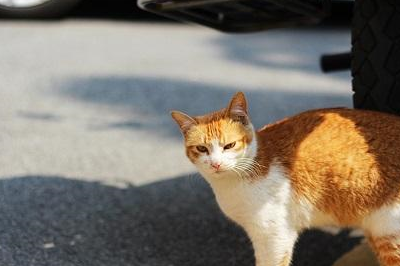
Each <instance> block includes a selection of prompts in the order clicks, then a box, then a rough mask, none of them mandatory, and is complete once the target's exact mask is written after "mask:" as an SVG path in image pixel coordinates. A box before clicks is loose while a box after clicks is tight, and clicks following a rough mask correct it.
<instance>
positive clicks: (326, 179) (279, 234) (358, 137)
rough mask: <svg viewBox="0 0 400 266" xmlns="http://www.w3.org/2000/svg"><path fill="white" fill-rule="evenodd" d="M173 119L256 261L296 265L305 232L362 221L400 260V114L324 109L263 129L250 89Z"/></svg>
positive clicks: (393, 261)
mask: <svg viewBox="0 0 400 266" xmlns="http://www.w3.org/2000/svg"><path fill="white" fill-rule="evenodd" d="M172 117H173V118H174V120H175V121H176V122H177V123H178V125H179V126H180V129H181V131H182V133H183V136H184V139H185V147H186V154H187V156H188V158H189V159H190V161H191V162H192V163H193V164H195V166H196V167H197V168H198V170H199V172H200V173H201V174H202V175H203V176H204V178H205V179H206V180H207V181H208V182H209V184H210V185H211V187H212V189H213V191H214V193H215V196H216V199H217V202H218V204H219V206H220V208H221V209H222V211H223V212H224V213H225V214H226V216H228V217H229V218H230V219H232V220H233V221H235V222H236V223H238V224H239V225H241V226H242V227H243V228H244V230H245V231H246V232H247V234H248V235H249V237H250V239H251V241H252V243H253V247H254V250H255V258H256V265H257V266H287V265H290V262H291V257H292V250H293V246H294V244H295V242H296V239H297V237H298V235H299V233H300V232H301V231H303V230H305V229H307V228H310V227H319V226H342V227H358V228H361V229H363V230H364V232H365V235H366V237H367V239H368V240H369V242H370V244H371V246H372V247H373V249H374V250H375V252H376V254H377V255H378V258H379V260H380V262H381V264H382V265H385V266H394V265H400V118H399V117H396V116H394V115H389V114H384V113H379V112H372V111H361V110H352V109H345V108H336V109H321V110H313V111H307V112H304V113H301V114H298V115H296V116H293V117H290V118H287V119H284V120H282V121H279V122H276V123H274V124H271V125H267V126H265V127H263V128H261V129H260V130H257V131H255V130H254V128H253V126H252V124H251V122H250V119H249V115H248V111H247V103H246V99H245V96H244V94H243V93H241V92H239V93H237V94H236V95H235V96H234V97H233V98H232V100H231V102H230V103H229V105H228V107H227V108H224V109H222V110H219V111H216V112H213V113H210V114H206V115H204V116H196V117H191V116H189V115H186V114H184V113H181V112H178V111H173V112H172Z"/></svg>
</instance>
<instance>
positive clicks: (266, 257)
mask: <svg viewBox="0 0 400 266" xmlns="http://www.w3.org/2000/svg"><path fill="white" fill-rule="evenodd" d="M246 231H247V233H248V235H249V237H250V239H251V242H252V244H253V248H254V256H255V259H256V266H289V265H290V263H291V260H292V254H293V247H294V244H295V242H296V239H297V237H298V234H297V232H296V231H295V230H293V229H290V228H287V227H285V226H279V225H278V226H268V227H267V228H266V227H258V226H255V227H252V228H248V229H246Z"/></svg>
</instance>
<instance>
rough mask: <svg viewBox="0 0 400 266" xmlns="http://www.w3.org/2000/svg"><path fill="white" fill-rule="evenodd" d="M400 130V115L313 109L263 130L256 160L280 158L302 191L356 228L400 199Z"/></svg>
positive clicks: (342, 222)
mask: <svg viewBox="0 0 400 266" xmlns="http://www.w3.org/2000/svg"><path fill="white" fill-rule="evenodd" d="M399 132H400V118H399V117H396V116H393V115H388V114H384V113H378V112H372V111H360V110H351V109H341V108H336V109H322V110H313V111H308V112H304V113H301V114H299V115H296V116H294V117H291V118H288V119H285V120H282V121H280V122H277V123H275V124H272V125H268V126H266V127H264V128H262V129H261V130H259V131H258V132H257V139H258V145H259V150H258V155H257V158H256V159H257V161H258V163H260V164H262V165H264V166H267V168H268V166H269V165H270V163H271V162H272V161H278V162H280V163H281V164H282V166H284V167H285V168H286V169H287V172H288V174H289V176H290V178H291V183H292V186H293V188H294V189H295V192H296V193H297V195H299V196H302V197H306V198H307V199H308V200H309V201H310V202H311V203H312V204H314V205H315V206H317V207H318V208H319V209H320V210H321V211H323V212H325V213H327V214H331V215H332V217H334V218H335V219H336V220H337V221H338V222H339V223H340V224H341V225H343V226H351V225H354V224H356V223H358V222H359V220H360V219H361V218H362V217H364V216H365V215H366V214H368V213H369V212H370V211H371V210H373V209H377V208H379V207H380V206H382V205H383V204H385V203H386V204H390V203H391V202H394V201H398V202H399V201H400V156H399V153H400V138H399ZM267 168H266V170H265V173H267V171H268V169H267Z"/></svg>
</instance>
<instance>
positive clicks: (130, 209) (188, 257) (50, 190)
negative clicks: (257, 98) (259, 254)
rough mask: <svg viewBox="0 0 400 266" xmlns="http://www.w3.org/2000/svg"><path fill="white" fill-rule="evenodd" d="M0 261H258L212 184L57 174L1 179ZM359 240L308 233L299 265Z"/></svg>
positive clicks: (202, 264)
mask: <svg viewBox="0 0 400 266" xmlns="http://www.w3.org/2000/svg"><path fill="white" fill-rule="evenodd" d="M0 189H2V192H1V204H0V211H1V213H2V216H1V219H0V230H1V236H2V237H1V238H0V254H1V255H0V264H1V265H8V266H14V265H15V266H17V265H18V266H25V265H35V266H37V265H63V266H64V265H88V266H100V265H108V266H111V265H112V266H114V265H146V266H152V265H154V266H156V265H157V266H161V265H163V266H164V265H179V266H214V265H215V266H216V265H218V266H220V265H253V263H254V261H253V254H252V249H251V245H250V243H249V241H248V239H247V237H246V235H245V234H244V233H243V231H242V230H241V229H239V228H238V227H236V226H234V225H233V224H232V223H230V222H228V221H227V220H226V219H225V218H224V217H223V215H222V214H221V212H220V211H219V209H218V207H217V205H216V203H215V201H214V196H213V195H212V192H211V191H210V189H209V187H208V185H207V184H205V182H204V181H203V180H202V179H200V178H198V179H193V178H192V179H190V178H188V177H177V178H172V179H169V180H166V181H161V182H155V183H151V184H148V185H143V186H138V187H133V186H128V187H126V188H117V187H112V186H108V185H104V184H101V183H97V182H87V181H79V180H72V179H66V178H62V177H51V176H22V177H10V178H8V179H4V180H1V181H0ZM357 242H358V239H354V238H348V236H347V233H346V232H344V233H341V234H339V235H338V236H332V235H329V234H326V233H322V232H318V231H311V232H308V233H305V234H304V235H303V236H302V238H301V240H300V242H299V243H298V247H297V250H296V255H295V259H294V264H293V265H302V266H306V265H310V266H311V265H320V266H324V265H326V266H328V265H331V263H332V262H333V261H334V259H335V258H336V257H337V256H338V255H340V254H342V253H344V252H346V251H347V250H349V249H350V248H351V247H352V246H354V245H355V243H357Z"/></svg>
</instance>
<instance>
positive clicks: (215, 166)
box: [211, 163, 221, 170]
mask: <svg viewBox="0 0 400 266" xmlns="http://www.w3.org/2000/svg"><path fill="white" fill-rule="evenodd" d="M211 166H212V168H214V169H216V170H218V169H219V168H220V167H221V163H211Z"/></svg>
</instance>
